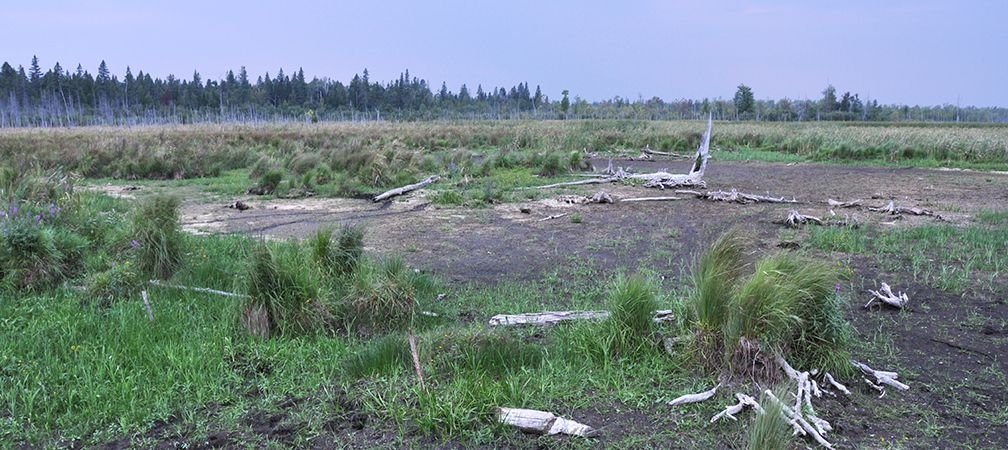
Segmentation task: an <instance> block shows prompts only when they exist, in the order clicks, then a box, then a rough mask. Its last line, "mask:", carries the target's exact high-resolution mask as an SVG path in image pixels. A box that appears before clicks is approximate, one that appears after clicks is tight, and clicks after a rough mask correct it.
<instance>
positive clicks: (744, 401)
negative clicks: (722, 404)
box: [710, 392, 763, 423]
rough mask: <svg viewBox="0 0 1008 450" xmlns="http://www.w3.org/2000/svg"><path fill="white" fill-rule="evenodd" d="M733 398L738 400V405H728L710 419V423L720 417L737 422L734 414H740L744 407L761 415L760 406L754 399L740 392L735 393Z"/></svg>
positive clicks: (761, 409)
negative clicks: (748, 407) (750, 408)
mask: <svg viewBox="0 0 1008 450" xmlns="http://www.w3.org/2000/svg"><path fill="white" fill-rule="evenodd" d="M735 398H736V399H738V403H736V404H734V405H729V406H728V407H726V408H725V409H724V410H722V411H721V412H719V413H717V414H715V415H714V417H711V419H710V423H714V422H717V420H718V419H720V418H722V417H727V418H729V419H731V420H738V419H736V418H735V414H738V413H740V412H742V410H743V409H745V407H746V406H751V407H752V408H753V409H755V410H756V411H757V412H759V413H761V414H762V413H763V408H762V407H761V406H760V404H759V402H757V401H756V399H755V398H752V397H750V396H748V395H745V394H743V393H741V392H736V393H735Z"/></svg>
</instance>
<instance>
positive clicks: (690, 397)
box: [668, 383, 721, 406]
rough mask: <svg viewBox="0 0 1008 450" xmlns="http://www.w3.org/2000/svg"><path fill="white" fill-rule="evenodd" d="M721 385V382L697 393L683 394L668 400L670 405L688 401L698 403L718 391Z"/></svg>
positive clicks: (683, 403) (682, 403)
mask: <svg viewBox="0 0 1008 450" xmlns="http://www.w3.org/2000/svg"><path fill="white" fill-rule="evenodd" d="M719 387H721V383H718V384H717V386H714V387H713V388H711V389H710V390H707V391H703V392H698V393H696V394H686V395H683V396H679V397H676V398H675V399H674V400H672V401H670V402H668V404H669V406H678V405H685V404H688V403H698V402H702V401H704V400H707V399H709V398H711V397H713V396H714V394H716V393H717V390H718V388H719Z"/></svg>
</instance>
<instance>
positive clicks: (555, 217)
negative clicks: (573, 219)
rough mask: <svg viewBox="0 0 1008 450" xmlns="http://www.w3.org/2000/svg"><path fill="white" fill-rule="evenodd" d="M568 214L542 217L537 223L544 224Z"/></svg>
mask: <svg viewBox="0 0 1008 450" xmlns="http://www.w3.org/2000/svg"><path fill="white" fill-rule="evenodd" d="M568 214H570V213H560V214H553V215H552V216H546V217H543V218H542V219H539V221H540V222H545V221H547V220H553V219H559V218H561V217H565V216H567V215H568Z"/></svg>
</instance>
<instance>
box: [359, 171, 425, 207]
mask: <svg viewBox="0 0 1008 450" xmlns="http://www.w3.org/2000/svg"><path fill="white" fill-rule="evenodd" d="M440 179H441V177H439V176H437V175H431V176H429V177H427V178H424V179H423V181H421V182H419V183H413V184H407V185H406V186H403V187H397V188H395V189H391V190H388V191H385V192H382V193H381V194H378V195H376V196H375V197H374V199H372V200H373V201H375V202H380V201H382V200H386V199H389V198H392V197H395V196H397V195H403V194H405V193H407V192H411V191H415V190H417V189H420V188H422V187H424V186H427V185H428V184H431V183H434V182H436V181H437V180H440Z"/></svg>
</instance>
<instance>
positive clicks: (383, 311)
mask: <svg viewBox="0 0 1008 450" xmlns="http://www.w3.org/2000/svg"><path fill="white" fill-rule="evenodd" d="M414 282H415V278H414V277H413V273H412V272H411V271H410V270H409V268H408V267H406V263H405V262H403V260H402V259H400V258H388V259H384V260H380V261H372V262H369V263H368V264H363V265H361V266H359V268H358V270H357V271H356V272H354V274H353V276H352V277H351V278H350V280H349V286H348V292H347V294H346V296H345V297H344V299H343V303H344V305H345V307H346V308H347V311H346V312H345V313H344V315H343V317H344V320H345V321H346V322H347V323H349V324H351V327H352V328H355V329H358V330H360V331H363V332H364V333H369V332H375V331H388V330H401V329H405V328H406V327H408V326H409V325H411V324H412V322H413V319H414V313H415V311H416V306H417V289H416V286H415V285H414Z"/></svg>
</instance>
